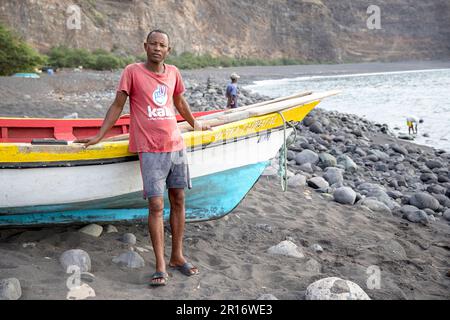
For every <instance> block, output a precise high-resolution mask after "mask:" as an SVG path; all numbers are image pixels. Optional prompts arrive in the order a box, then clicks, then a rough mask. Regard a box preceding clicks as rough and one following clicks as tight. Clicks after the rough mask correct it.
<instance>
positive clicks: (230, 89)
mask: <svg viewBox="0 0 450 320" xmlns="http://www.w3.org/2000/svg"><path fill="white" fill-rule="evenodd" d="M239 78H240V76H239V75H238V74H237V73H232V74H231V76H230V79H231V83H229V84H228V86H227V90H226V94H225V95H226V97H227V109H230V108H233V109H234V108H237V107H238V86H237V82H238V79H239Z"/></svg>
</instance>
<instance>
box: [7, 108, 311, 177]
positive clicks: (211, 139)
mask: <svg viewBox="0 0 450 320" xmlns="http://www.w3.org/2000/svg"><path fill="white" fill-rule="evenodd" d="M319 102H320V100H315V101H311V102H308V103H306V104H302V105H298V106H295V107H292V108H288V109H285V110H282V111H281V112H272V113H269V114H265V115H261V116H256V117H250V118H247V119H243V120H239V121H234V122H231V123H227V124H224V125H221V126H217V127H215V129H216V130H214V131H209V130H206V131H201V132H200V131H190V132H186V133H184V134H183V138H184V141H185V145H186V150H187V151H195V150H197V149H200V148H201V149H204V148H206V147H208V146H209V147H213V146H216V145H223V144H224V143H226V142H227V141H234V140H239V139H246V138H249V137H250V136H255V135H260V134H261V133H264V132H267V131H268V130H277V129H279V128H281V129H282V128H283V125H282V122H283V120H282V117H281V116H280V113H283V114H284V116H285V117H286V114H285V113H288V114H289V113H291V114H290V116H288V117H286V118H287V119H286V121H301V120H303V118H304V116H306V115H307V114H308V113H309V112H310V110H312V109H314V107H315V106H316V105H317V104H318V103H319ZM302 109H305V110H309V111H307V112H305V114H304V115H303V117H301V119H300V120H297V119H296V118H299V117H295V114H292V113H294V112H300V110H302ZM274 116H276V117H274ZM270 119H272V120H273V123H268V124H265V125H261V127H257V126H256V127H252V124H257V123H258V122H259V121H264V120H270ZM280 122H281V126H280V125H278V126H275V125H277V124H279V123H280ZM272 125H273V126H272ZM245 126H248V128H246V127H245ZM243 128H244V129H243ZM228 130H230V132H228ZM239 130H241V131H243V133H242V132H239ZM236 132H237V133H236ZM246 132H249V133H247V134H246ZM216 137H218V139H217V140H216ZM205 141H206V142H205ZM2 145H3V146H6V147H9V148H11V149H15V151H16V154H17V153H19V154H20V155H27V154H33V153H34V154H36V153H38V152H39V148H40V149H41V150H42V151H41V152H42V153H47V154H48V155H50V156H52V157H56V156H57V155H58V154H61V151H63V150H67V147H69V148H73V150H76V152H74V153H66V155H68V156H75V155H78V156H80V154H83V158H84V159H67V160H66V159H64V160H53V159H49V160H47V159H44V160H36V161H23V160H22V161H21V160H20V159H19V160H18V161H3V162H1V161H0V168H3V169H5V168H12V169H13V168H16V167H17V168H24V167H31V166H30V164H33V163H35V164H37V165H36V166H34V167H49V166H50V164H52V163H58V164H59V165H56V166H70V165H71V164H73V163H76V162H80V163H81V162H85V163H88V162H89V163H92V161H94V163H92V164H95V162H96V161H97V163H100V162H106V161H107V160H108V159H117V158H122V159H123V158H127V157H133V156H136V154H134V153H130V152H129V151H128V140H124V141H114V142H108V141H104V142H101V143H99V144H98V145H97V146H94V147H93V148H89V149H84V148H83V146H82V144H79V145H77V144H76V145H75V146H76V147H75V146H74V145H72V144H70V145H68V146H67V145H52V146H48V145H31V144H30V143H0V149H1V147H2ZM74 147H75V148H74ZM21 148H22V150H20V149H21ZM13 151H14V150H11V152H10V154H7V155H6V156H5V157H6V158H8V157H9V158H11V159H14V158H15V154H13V153H14V152H13ZM49 151H50V152H49ZM52 151H53V153H52ZM86 153H90V155H89V154H88V155H86ZM95 153H97V154H99V155H95ZM108 153H109V154H108ZM88 156H89V157H88ZM14 160H15V159H14Z"/></svg>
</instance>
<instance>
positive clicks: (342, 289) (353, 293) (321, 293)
mask: <svg viewBox="0 0 450 320" xmlns="http://www.w3.org/2000/svg"><path fill="white" fill-rule="evenodd" d="M305 298H306V300H370V297H369V296H368V295H367V293H365V292H364V290H363V289H361V287H360V286H358V285H357V284H356V283H354V282H351V281H348V280H342V279H340V278H337V277H330V278H324V279H321V280H318V281H316V282H314V283H312V284H310V285H309V286H308V288H306V294H305Z"/></svg>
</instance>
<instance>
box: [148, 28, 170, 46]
mask: <svg viewBox="0 0 450 320" xmlns="http://www.w3.org/2000/svg"><path fill="white" fill-rule="evenodd" d="M154 33H162V34H165V35H166V36H167V40H169V43H170V37H169V34H168V33H167V32H165V31H163V30H161V29H155V30H152V31H150V32H149V34H148V35H147V40H146V41H147V42H148V38H150V36H151V35H152V34H154Z"/></svg>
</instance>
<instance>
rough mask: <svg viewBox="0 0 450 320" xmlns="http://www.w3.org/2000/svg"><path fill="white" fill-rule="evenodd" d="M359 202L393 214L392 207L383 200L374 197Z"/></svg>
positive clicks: (374, 209) (371, 208) (373, 208)
mask: <svg viewBox="0 0 450 320" xmlns="http://www.w3.org/2000/svg"><path fill="white" fill-rule="evenodd" d="M358 204H360V205H362V206H366V207H367V208H369V209H370V210H372V211H375V212H380V213H385V214H389V215H390V214H392V211H391V209H389V207H388V206H387V205H385V204H384V203H383V202H380V201H378V200H376V199H373V198H365V199H362V200H361V201H359V202H358Z"/></svg>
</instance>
